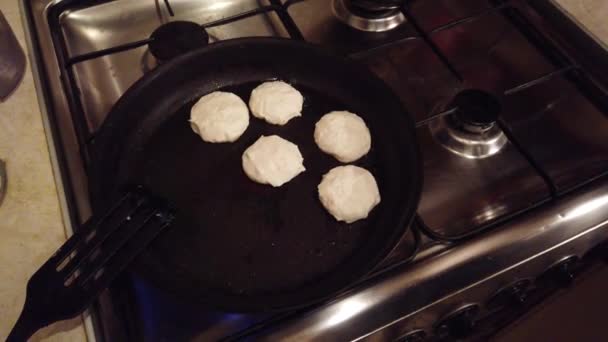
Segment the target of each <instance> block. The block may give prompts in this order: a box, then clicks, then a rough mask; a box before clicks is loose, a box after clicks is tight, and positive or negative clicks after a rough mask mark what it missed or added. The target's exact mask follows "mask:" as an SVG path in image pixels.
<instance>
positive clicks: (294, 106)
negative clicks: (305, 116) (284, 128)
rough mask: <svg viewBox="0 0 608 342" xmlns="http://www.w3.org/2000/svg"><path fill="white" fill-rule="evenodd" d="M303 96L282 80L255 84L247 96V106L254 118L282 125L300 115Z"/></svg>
mask: <svg viewBox="0 0 608 342" xmlns="http://www.w3.org/2000/svg"><path fill="white" fill-rule="evenodd" d="M303 104H304V98H303V97H302V94H300V92H299V91H297V90H296V89H295V88H294V87H292V86H291V85H289V84H287V83H285V82H282V81H272V82H265V83H262V84H260V85H259V86H257V87H256V88H255V89H254V90H253V91H252V92H251V97H250V98H249V108H250V109H251V113H252V114H253V116H255V117H256V118H259V119H262V120H265V121H266V122H268V123H271V124H273V125H284V124H286V123H287V122H288V121H289V120H291V119H293V118H295V117H297V116H301V115H302V114H301V112H302V105H303Z"/></svg>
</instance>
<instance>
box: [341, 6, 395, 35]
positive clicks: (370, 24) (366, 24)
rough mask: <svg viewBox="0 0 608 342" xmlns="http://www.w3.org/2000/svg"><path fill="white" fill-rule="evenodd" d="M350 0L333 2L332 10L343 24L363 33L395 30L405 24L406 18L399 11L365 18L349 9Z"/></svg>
mask: <svg viewBox="0 0 608 342" xmlns="http://www.w3.org/2000/svg"><path fill="white" fill-rule="evenodd" d="M348 2H349V0H332V3H333V4H332V10H333V12H334V14H335V16H336V17H337V18H338V19H340V21H342V22H343V23H345V24H346V25H348V26H351V27H353V28H356V29H358V30H361V31H368V32H383V31H388V30H391V29H394V28H395V27H397V26H398V25H400V24H402V23H404V22H405V16H404V15H403V13H401V11H399V10H398V9H395V10H389V11H388V12H387V13H383V14H382V15H375V14H370V15H369V16H364V15H362V14H359V13H355V12H354V11H353V10H351V9H350V8H349V4H348Z"/></svg>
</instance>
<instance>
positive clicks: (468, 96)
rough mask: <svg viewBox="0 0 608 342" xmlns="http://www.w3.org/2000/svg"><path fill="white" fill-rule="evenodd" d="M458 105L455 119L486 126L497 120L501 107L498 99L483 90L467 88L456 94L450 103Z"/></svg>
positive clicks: (481, 126)
mask: <svg viewBox="0 0 608 342" xmlns="http://www.w3.org/2000/svg"><path fill="white" fill-rule="evenodd" d="M451 106H452V107H458V111H456V113H454V117H455V118H456V120H457V121H459V122H460V123H462V124H465V125H471V126H474V127H478V128H487V127H489V126H491V125H493V124H494V123H495V122H496V120H498V115H499V114H500V111H501V108H500V103H499V102H498V99H496V97H495V96H494V95H492V94H490V93H487V92H485V91H483V90H477V89H467V90H463V91H461V92H460V93H458V94H457V95H456V97H455V98H454V100H453V101H452V104H451Z"/></svg>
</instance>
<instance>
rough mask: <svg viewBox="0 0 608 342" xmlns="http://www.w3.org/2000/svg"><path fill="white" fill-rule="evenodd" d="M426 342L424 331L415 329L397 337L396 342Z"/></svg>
mask: <svg viewBox="0 0 608 342" xmlns="http://www.w3.org/2000/svg"><path fill="white" fill-rule="evenodd" d="M424 341H426V333H425V332H424V330H421V329H416V330H412V331H410V332H408V333H407V334H405V335H403V336H401V337H399V338H398V339H397V341H396V342H424Z"/></svg>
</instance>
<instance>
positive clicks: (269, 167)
mask: <svg viewBox="0 0 608 342" xmlns="http://www.w3.org/2000/svg"><path fill="white" fill-rule="evenodd" d="M303 162H304V158H303V157H302V154H301V153H300V150H299V149H298V146H297V145H296V144H294V143H292V142H290V141H287V140H285V139H283V138H281V137H279V136H277V135H271V136H268V137H266V136H261V137H260V138H259V139H258V140H257V141H256V142H255V143H253V145H251V146H249V147H248V148H247V149H246V150H245V152H244V153H243V156H242V164H243V170H244V171H245V174H246V175H247V177H249V178H250V179H251V180H253V181H254V182H257V183H261V184H270V185H272V186H274V187H279V186H281V185H283V184H285V183H287V182H289V181H290V180H292V179H293V178H294V177H295V176H297V175H298V174H300V173H301V172H303V171H305V170H306V168H304V165H303Z"/></svg>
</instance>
